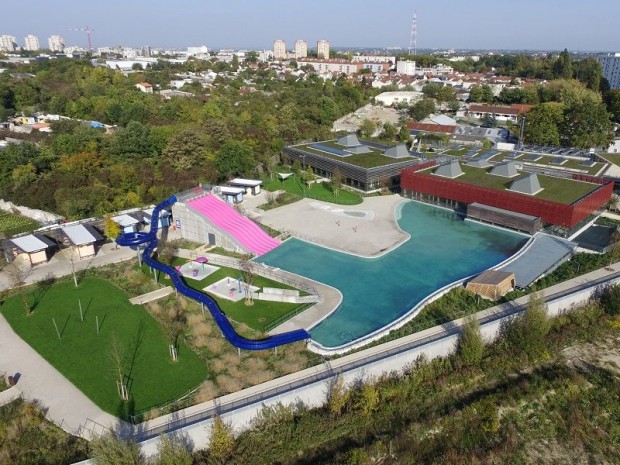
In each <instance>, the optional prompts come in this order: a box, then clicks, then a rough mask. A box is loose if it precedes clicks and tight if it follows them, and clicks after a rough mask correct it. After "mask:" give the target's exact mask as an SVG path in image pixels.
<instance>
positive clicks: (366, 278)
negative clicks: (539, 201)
mask: <svg viewBox="0 0 620 465" xmlns="http://www.w3.org/2000/svg"><path fill="white" fill-rule="evenodd" d="M400 208H401V209H400V217H399V218H398V224H399V225H400V227H401V228H402V229H403V230H405V231H406V232H408V233H409V234H411V239H409V240H408V241H407V242H405V243H404V244H403V245H401V246H400V247H398V248H396V249H395V250H393V251H391V252H390V253H388V254H386V255H384V256H382V257H379V258H372V259H368V258H361V257H356V256H353V255H349V254H345V253H340V252H336V251H333V250H330V249H326V248H323V247H319V246H316V245H313V244H309V243H307V242H303V241H300V240H297V239H289V240H288V241H286V242H285V243H283V244H282V245H281V246H280V247H278V248H276V249H274V250H272V251H271V252H269V253H267V254H265V255H263V256H262V257H260V258H259V259H258V260H257V261H259V262H263V263H266V264H268V265H271V266H275V267H279V268H282V269H283V270H287V271H291V272H293V273H297V274H299V275H302V276H306V277H308V278H311V279H314V280H316V281H320V282H322V283H325V284H328V285H330V286H333V287H335V288H337V289H339V290H340V292H342V295H343V301H342V304H341V305H340V307H339V308H338V309H337V310H336V311H335V312H334V313H332V314H331V315H330V316H329V317H328V318H326V319H325V320H323V321H322V322H321V323H320V324H319V325H317V326H316V327H314V328H312V329H311V331H310V335H311V337H312V339H314V340H315V341H317V342H318V343H320V344H322V345H323V346H326V347H336V346H340V345H342V344H345V343H347V342H350V341H352V340H355V339H358V338H360V337H362V336H365V335H367V334H369V333H371V332H373V331H375V330H377V329H379V328H382V327H383V326H385V325H387V324H389V323H391V322H392V321H394V320H396V319H398V318H399V317H400V316H401V315H403V314H405V313H407V312H408V311H409V310H410V309H411V308H412V307H414V306H415V305H416V304H417V303H418V302H420V301H421V300H422V299H423V298H424V297H426V296H428V295H429V294H431V293H432V292H434V291H435V290H437V289H440V288H441V287H443V286H445V285H447V284H450V283H452V282H454V281H456V280H458V279H461V278H465V277H467V276H470V275H473V274H476V273H479V272H481V271H483V270H485V269H488V268H490V267H492V266H494V265H496V264H498V263H500V262H502V261H503V260H505V259H506V258H508V257H510V256H511V255H513V254H514V253H515V252H516V251H518V250H519V249H520V248H521V247H522V246H523V245H524V244H525V242H526V241H527V237H526V236H523V235H521V234H517V233H512V232H509V231H505V230H501V229H498V228H494V227H490V226H485V225H482V224H479V223H475V222H472V221H463V220H462V219H459V218H458V217H457V216H456V215H455V214H454V213H453V212H451V211H448V210H445V209H440V208H436V207H433V206H430V205H425V204H421V203H418V202H412V201H409V202H405V203H404V204H401V206H400Z"/></svg>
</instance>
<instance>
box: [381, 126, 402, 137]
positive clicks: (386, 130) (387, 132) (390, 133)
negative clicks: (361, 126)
mask: <svg viewBox="0 0 620 465" xmlns="http://www.w3.org/2000/svg"><path fill="white" fill-rule="evenodd" d="M397 135H398V130H397V129H396V126H394V125H393V124H391V123H387V122H386V123H384V124H383V132H382V133H381V138H382V139H385V140H394V139H396V136H397Z"/></svg>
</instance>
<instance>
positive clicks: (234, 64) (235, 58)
mask: <svg viewBox="0 0 620 465" xmlns="http://www.w3.org/2000/svg"><path fill="white" fill-rule="evenodd" d="M230 69H232V70H233V71H237V70H238V69H239V57H238V56H237V54H236V53H235V54H234V55H233V57H232V61H231V62H230Z"/></svg>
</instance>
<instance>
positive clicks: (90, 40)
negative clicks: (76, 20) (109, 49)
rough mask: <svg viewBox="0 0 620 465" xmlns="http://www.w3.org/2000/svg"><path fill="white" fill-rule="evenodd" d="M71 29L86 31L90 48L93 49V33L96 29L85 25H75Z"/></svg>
mask: <svg viewBox="0 0 620 465" xmlns="http://www.w3.org/2000/svg"><path fill="white" fill-rule="evenodd" d="M69 30H70V31H78V32H85V33H86V35H87V36H88V50H92V49H93V39H92V36H91V33H92V32H94V31H95V30H94V29H92V28H91V27H90V26H84V27H73V28H71V29H69Z"/></svg>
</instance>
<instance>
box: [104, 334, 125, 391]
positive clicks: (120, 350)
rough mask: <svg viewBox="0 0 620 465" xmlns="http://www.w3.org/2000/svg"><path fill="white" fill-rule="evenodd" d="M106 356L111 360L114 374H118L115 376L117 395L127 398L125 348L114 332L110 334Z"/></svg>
mask: <svg viewBox="0 0 620 465" xmlns="http://www.w3.org/2000/svg"><path fill="white" fill-rule="evenodd" d="M108 357H109V358H110V361H111V362H112V365H113V367H114V372H115V374H116V376H118V377H117V378H116V388H117V390H118V396H119V397H120V398H121V400H127V399H128V398H129V393H128V392H127V383H126V382H125V350H124V347H123V345H122V343H121V342H120V341H119V340H118V338H117V337H116V334H113V335H112V339H111V341H110V348H109V350H108Z"/></svg>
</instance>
